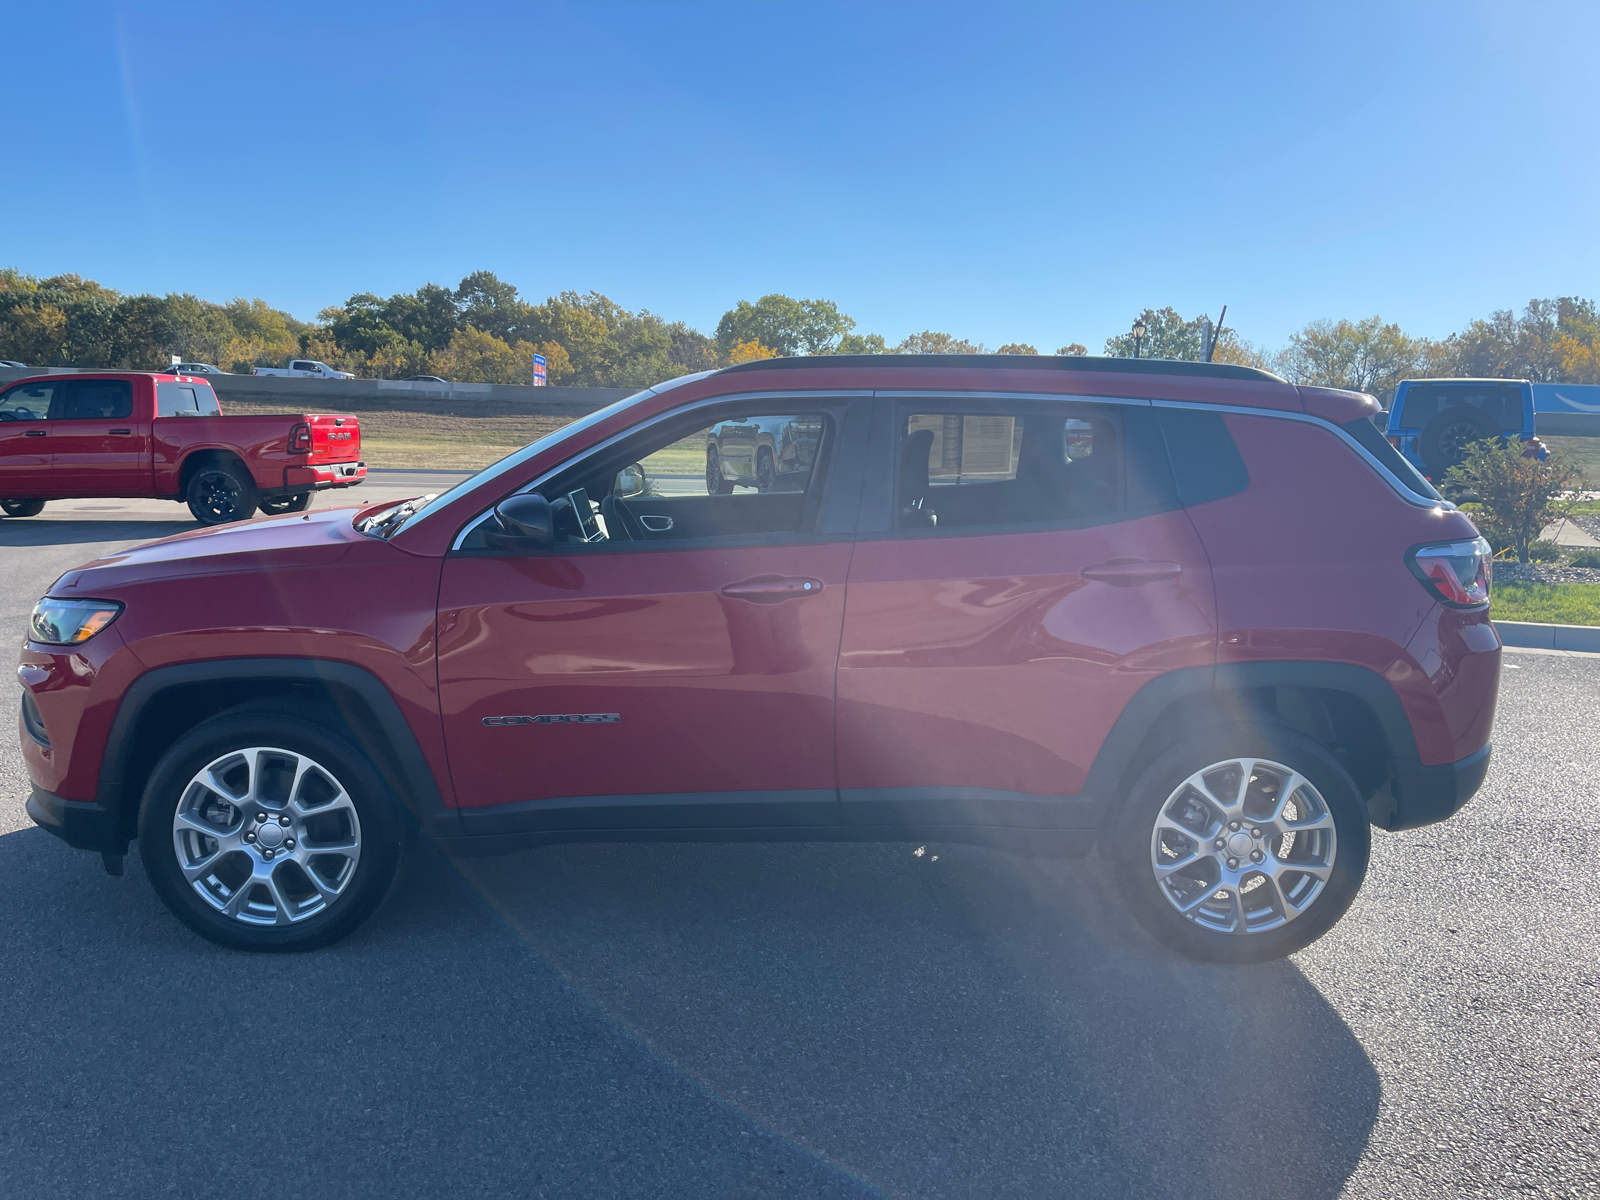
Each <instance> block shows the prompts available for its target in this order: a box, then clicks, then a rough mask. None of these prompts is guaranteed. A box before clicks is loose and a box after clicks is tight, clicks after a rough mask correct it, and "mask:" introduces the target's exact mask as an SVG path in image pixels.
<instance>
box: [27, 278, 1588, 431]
mask: <svg viewBox="0 0 1600 1200" xmlns="http://www.w3.org/2000/svg"><path fill="white" fill-rule="evenodd" d="M1138 319H1139V321H1140V322H1141V323H1142V324H1143V325H1144V328H1145V333H1144V336H1143V338H1142V339H1140V340H1139V341H1138V343H1137V346H1136V343H1135V339H1134V337H1133V335H1132V334H1131V332H1130V333H1127V334H1120V335H1118V336H1116V337H1112V338H1109V339H1107V340H1106V343H1105V347H1104V351H1103V352H1104V353H1105V354H1107V355H1111V356H1113V357H1131V356H1132V355H1133V354H1134V353H1135V352H1136V349H1137V352H1138V353H1139V354H1141V355H1143V356H1146V357H1150V358H1170V359H1185V360H1195V359H1198V358H1200V357H1201V356H1202V352H1203V347H1204V344H1205V342H1206V340H1207V338H1208V337H1211V336H1212V335H1213V331H1212V328H1211V326H1212V322H1211V320H1210V317H1209V316H1208V315H1207V314H1204V313H1202V314H1200V315H1198V316H1195V317H1192V318H1184V317H1183V316H1182V315H1181V314H1179V313H1178V312H1177V311H1176V310H1174V309H1173V308H1171V307H1166V308H1147V309H1145V310H1143V312H1141V313H1140V314H1139V318H1138ZM1129 324H1130V329H1131V327H1132V325H1133V322H1130V323H1129ZM1214 340H1215V342H1216V345H1215V347H1214V349H1213V354H1212V357H1213V361H1217V362H1228V363H1237V364H1241V365H1248V366H1256V367H1263V368H1265V369H1268V370H1271V371H1274V372H1276V373H1278V374H1280V375H1282V376H1283V377H1285V378H1286V379H1289V380H1291V381H1293V382H1296V383H1306V384H1317V385H1321V386H1325V387H1343V388H1352V389H1354V390H1356V391H1364V392H1371V393H1373V394H1374V395H1376V396H1378V397H1379V398H1380V399H1382V400H1385V401H1387V399H1388V398H1389V396H1390V395H1392V393H1393V391H1394V385H1395V384H1396V383H1397V382H1398V381H1399V380H1401V379H1407V378H1418V377H1425V376H1481V377H1502V378H1522V379H1532V380H1536V381H1539V382H1553V383H1600V311H1597V308H1596V305H1595V302H1594V301H1592V300H1585V299H1581V298H1579V297H1576V296H1562V297H1559V298H1557V299H1554V300H1532V301H1529V303H1528V304H1527V305H1526V306H1525V307H1524V309H1523V310H1522V312H1521V313H1517V312H1514V311H1513V310H1510V309H1506V310H1503V311H1499V312H1495V313H1492V314H1490V315H1489V316H1488V317H1485V318H1482V319H1479V320H1476V321H1473V322H1472V323H1471V324H1470V325H1468V326H1467V328H1466V329H1464V330H1462V331H1460V332H1459V333H1455V334H1452V335H1451V336H1449V337H1447V338H1443V339H1437V340H1435V339H1429V338H1421V337H1412V336H1411V335H1409V334H1407V333H1405V332H1404V331H1403V330H1402V329H1401V328H1400V327H1399V326H1398V325H1396V324H1394V323H1392V322H1385V321H1383V320H1382V319H1381V318H1379V317H1376V316H1373V317H1367V318H1365V319H1363V320H1355V321H1351V320H1337V321H1335V320H1320V321H1313V322H1311V323H1310V324H1308V325H1307V326H1306V327H1305V328H1304V329H1301V330H1300V331H1298V332H1297V333H1294V334H1292V335H1291V336H1290V338H1289V341H1288V344H1287V345H1286V346H1284V347H1283V348H1281V349H1280V350H1277V351H1267V350H1263V349H1262V348H1260V347H1257V346H1254V345H1252V344H1250V343H1249V342H1246V341H1244V340H1243V339H1241V338H1240V337H1239V336H1238V333H1237V331H1235V330H1233V329H1231V328H1228V329H1223V330H1222V331H1220V333H1216V334H1215V337H1214ZM988 352H989V351H988V350H987V349H986V347H985V346H984V345H983V344H982V343H981V342H973V341H969V340H967V339H964V338H959V337H956V336H955V335H953V334H949V333H941V332H937V331H934V330H924V331H923V332H921V333H916V334H912V335H911V336H909V337H906V338H904V339H902V340H901V341H899V342H898V343H895V344H894V345H890V344H888V343H887V341H886V340H885V338H884V337H883V336H882V335H881V334H875V333H858V332H856V322H855V321H854V320H853V319H852V318H851V317H850V316H849V315H848V314H846V313H844V312H841V311H840V309H839V306H838V305H837V304H835V303H834V302H833V301H831V300H796V299H793V298H791V297H789V296H783V295H776V294H774V295H768V296H762V297H761V298H760V299H758V300H755V301H749V300H741V301H739V302H738V303H737V304H736V305H734V307H733V308H730V309H729V310H728V311H727V312H726V313H724V314H723V315H722V319H721V320H720V321H718V322H717V327H716V331H715V332H714V333H713V334H709V335H708V334H704V333H701V332H700V331H699V330H696V329H693V328H691V327H690V326H688V325H687V324H685V323H684V322H682V321H670V322H669V321H667V320H666V319H665V318H663V317H660V316H658V315H656V314H655V313H652V312H650V311H649V310H648V309H640V310H639V311H638V312H630V311H629V310H627V309H625V308H623V307H622V306H621V305H619V304H617V303H615V302H614V301H612V300H610V299H608V298H607V297H605V296H603V295H601V294H600V293H598V292H593V291H591V292H587V293H581V294H580V293H578V292H570V291H569V292H561V293H560V294H559V295H555V296H551V297H548V298H547V299H545V300H544V301H543V302H542V303H535V302H533V301H531V300H529V299H527V298H525V297H524V296H522V294H521V293H520V292H519V291H518V290H517V288H516V287H515V286H513V285H512V284H509V283H506V282H505V281H504V280H502V279H500V278H499V277H498V276H496V275H495V274H494V273H493V272H491V271H474V272H473V273H472V274H470V275H468V276H467V277H466V278H464V279H463V280H461V282H460V283H459V284H457V285H456V286H455V287H453V288H451V287H444V286H442V285H439V284H435V283H429V284H425V285H424V286H422V287H420V288H418V289H417V290H416V291H414V292H397V293H395V294H394V295H392V296H389V297H387V298H385V297H381V296H378V295H376V294H374V293H371V292H360V293H357V294H356V295H354V296H351V297H350V299H349V300H347V301H345V302H344V303H343V304H340V305H334V306H332V307H330V308H325V309H323V310H322V311H321V312H320V313H318V314H317V319H316V321H313V322H305V321H298V320H296V319H295V318H294V317H292V316H290V315H289V314H288V313H286V312H283V311H281V310H279V309H275V308H273V307H272V306H271V305H269V304H267V302H266V301H264V300H260V299H255V300H245V299H235V300H231V301H229V302H228V303H226V304H216V303H213V302H211V301H208V300H201V299H199V298H198V297H196V296H192V295H189V294H187V293H172V294H169V295H166V296H152V295H138V296H128V295H123V294H122V293H120V292H117V291H115V290H113V289H111V288H106V287H102V286H101V285H100V284H98V283H95V282H94V281H93V280H89V279H84V278H82V277H81V276H78V275H56V276H52V277H49V278H45V279H40V278H36V277H35V276H32V275H26V274H23V273H21V272H19V271H16V270H13V269H9V268H7V269H3V270H0V358H9V359H16V360H18V361H22V362H26V363H29V364H30V365H35V366H76V367H120V368H124V369H129V370H156V369H159V368H163V367H166V366H167V365H168V364H169V363H170V361H171V357H172V356H173V355H178V356H179V357H180V358H181V359H183V360H185V361H198V362H209V363H214V364H215V365H217V366H219V367H221V368H222V369H223V370H227V371H235V372H248V371H249V370H250V368H251V367H255V366H277V365H281V364H282V363H283V362H284V361H285V360H286V359H288V358H290V357H294V356H301V357H306V358H315V359H319V360H321V361H322V362H326V363H328V364H329V365H330V366H334V367H338V368H339V369H341V370H346V371H351V372H353V373H354V374H356V375H358V376H361V377H364V378H386V379H396V378H403V377H405V376H407V375H425V374H426V375H439V376H442V377H444V378H446V379H451V380H455V381H458V382H475V383H527V382H529V381H530V380H531V378H532V372H533V356H534V355H535V354H542V355H544V357H545V360H546V364H547V365H546V373H547V378H548V380H549V382H550V383H552V384H575V385H580V386H590V387H645V386H648V385H649V384H652V383H657V382H659V381H661V380H663V379H670V378H672V377H674V376H677V375H684V374H687V373H689V372H691V371H704V370H709V369H712V368H716V367H722V366H729V365H732V364H735V363H741V362H749V361H751V360H753V359H760V358H771V357H776V356H779V355H796V354H983V353H988ZM993 353H997V354H1037V353H1039V351H1038V349H1037V348H1036V347H1034V346H1032V345H1029V344H1027V343H1025V342H1008V343H1006V344H1004V345H1002V346H999V347H998V348H997V349H996V350H994V351H993ZM1055 353H1056V354H1064V355H1079V354H1087V353H1088V349H1087V347H1085V346H1084V345H1082V344H1081V343H1078V342H1071V343H1068V344H1067V345H1064V346H1061V347H1059V348H1058V349H1056V350H1055Z"/></svg>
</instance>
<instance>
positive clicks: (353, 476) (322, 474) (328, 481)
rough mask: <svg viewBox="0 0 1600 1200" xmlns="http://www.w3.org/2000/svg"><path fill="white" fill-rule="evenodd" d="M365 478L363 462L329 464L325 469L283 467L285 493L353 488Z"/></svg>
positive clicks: (364, 464) (365, 471) (365, 470)
mask: <svg viewBox="0 0 1600 1200" xmlns="http://www.w3.org/2000/svg"><path fill="white" fill-rule="evenodd" d="M366 477H367V464H366V463H364V462H350V463H329V464H328V465H327V466H325V467H321V466H319V467H285V468H284V469H283V487H284V491H286V492H320V491H322V490H323V489H325V488H347V487H355V485H356V484H358V483H360V482H361V481H362V480H364V479H365V478H366Z"/></svg>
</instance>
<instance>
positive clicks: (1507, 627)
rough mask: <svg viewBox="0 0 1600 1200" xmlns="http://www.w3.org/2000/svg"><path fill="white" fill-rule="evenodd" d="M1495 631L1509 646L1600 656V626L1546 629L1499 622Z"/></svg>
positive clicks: (1531, 623)
mask: <svg viewBox="0 0 1600 1200" xmlns="http://www.w3.org/2000/svg"><path fill="white" fill-rule="evenodd" d="M1494 629H1495V632H1496V633H1498V634H1499V635H1500V641H1501V642H1502V643H1504V644H1505V645H1507V646H1525V647H1527V648H1529V649H1532V650H1576V651H1579V652H1580V653H1584V654H1600V625H1543V624H1540V623H1539V622H1537V621H1496V622H1494Z"/></svg>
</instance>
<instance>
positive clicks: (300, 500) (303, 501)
mask: <svg viewBox="0 0 1600 1200" xmlns="http://www.w3.org/2000/svg"><path fill="white" fill-rule="evenodd" d="M310 506H311V493H310V492H301V493H300V494H299V495H297V496H268V497H265V498H263V499H262V501H261V503H260V508H261V511H262V512H264V513H265V514H266V515H267V516H269V517H276V516H281V515H282V514H283V513H297V512H305V510H306V509H307V508H309V507H310Z"/></svg>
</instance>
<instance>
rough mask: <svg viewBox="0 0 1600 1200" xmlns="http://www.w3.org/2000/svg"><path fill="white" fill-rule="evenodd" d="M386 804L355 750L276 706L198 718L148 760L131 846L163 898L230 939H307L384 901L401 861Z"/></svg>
mask: <svg viewBox="0 0 1600 1200" xmlns="http://www.w3.org/2000/svg"><path fill="white" fill-rule="evenodd" d="M402 828H403V827H402V825H401V822H400V820H399V816H398V812H397V809H396V806H395V803H394V801H393V800H392V799H391V797H390V796H389V794H388V792H387V790H386V789H385V788H384V786H383V784H382V782H381V781H380V779H379V778H378V775H377V773H376V772H375V771H374V770H373V768H372V765H371V764H370V763H369V762H368V761H367V759H366V757H365V756H364V755H363V754H362V753H361V751H360V750H358V749H356V747H354V746H353V745H351V744H350V743H349V742H347V741H345V740H344V739H343V738H340V737H338V736H336V735H334V734H332V733H330V732H328V731H327V730H326V729H324V728H321V727H319V726H318V725H316V724H313V723H311V722H309V721H306V720H304V719H302V718H301V717H298V716H295V715H293V714H290V713H287V712H282V711H278V710H274V709H263V710H244V711H237V712H234V713H224V714H223V715H221V716H218V717H214V718H212V719H211V720H209V721H206V722H205V723H203V724H201V725H198V726H196V727H195V728H194V729H193V730H191V731H190V732H189V733H187V734H186V735H184V736H183V737H182V738H180V739H179V740H178V742H177V743H176V744H175V745H173V746H172V748H171V749H170V750H168V751H167V753H166V754H164V755H163V756H162V758H161V761H160V762H158V763H157V764H156V768H155V770H154V772H152V774H151V777H150V782H149V785H148V786H147V787H146V788H145V793H144V801H143V804H142V805H141V807H140V813H139V855H140V858H141V859H142V860H143V862H144V865H145V871H146V873H147V874H148V875H149V877H150V882H151V884H152V885H153V886H154V887H155V889H156V894H157V895H159V896H160V897H161V899H162V901H163V902H164V903H165V904H166V906H167V907H168V908H169V909H171V910H172V912H173V913H174V914H175V915H176V916H177V917H178V919H179V920H181V921H182V922H183V923H184V924H185V925H187V926H189V928H190V929H193V930H194V931H195V932H196V933H198V934H200V935H201V936H202V937H205V938H209V939H210V940H211V941H213V942H216V943H218V944H219V945H223V946H229V947H232V948H234V949H237V950H268V951H283V950H310V949H313V948H315V947H317V946H325V945H327V944H329V943H330V942H335V941H337V940H338V939H340V938H342V937H344V936H345V935H346V934H348V933H349V932H350V931H351V930H353V929H354V928H355V927H356V926H357V925H360V924H361V923H362V922H363V921H365V920H366V919H367V918H368V917H369V916H371V915H372V913H373V912H374V911H375V910H376V909H377V907H378V905H379V904H380V903H382V901H383V898H384V896H385V895H387V894H388V891H389V887H390V885H391V884H392V883H393V881H394V877H395V872H396V870H397V868H398V866H399V862H400V849H401V842H402Z"/></svg>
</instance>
